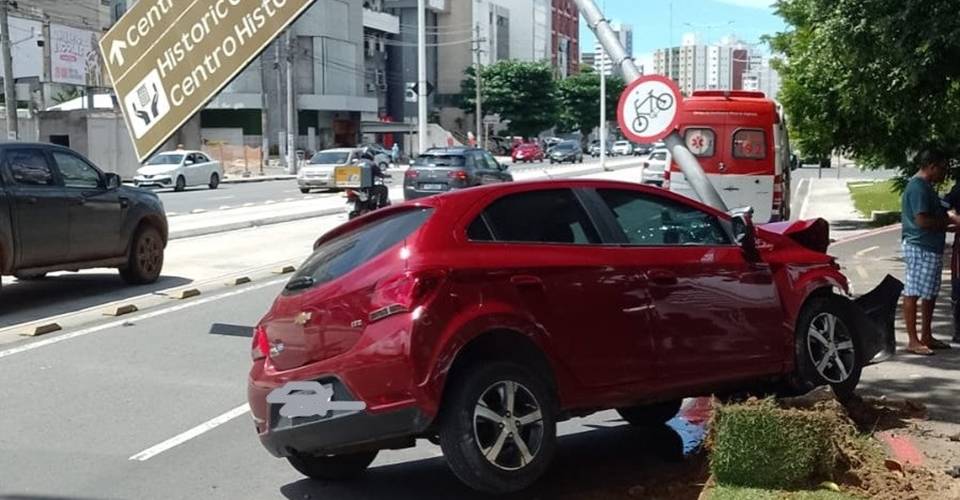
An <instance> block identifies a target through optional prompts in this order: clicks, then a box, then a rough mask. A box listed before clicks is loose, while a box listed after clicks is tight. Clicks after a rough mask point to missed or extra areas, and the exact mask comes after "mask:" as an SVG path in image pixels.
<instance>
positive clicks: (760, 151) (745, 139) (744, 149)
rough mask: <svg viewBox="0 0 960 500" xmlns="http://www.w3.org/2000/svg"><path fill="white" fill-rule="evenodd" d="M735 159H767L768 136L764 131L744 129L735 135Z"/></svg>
mask: <svg viewBox="0 0 960 500" xmlns="http://www.w3.org/2000/svg"><path fill="white" fill-rule="evenodd" d="M733 156H734V158H747V159H751V160H762V159H764V158H766V157H767V135H766V134H765V133H764V132H763V130H753V129H744V130H738V131H737V132H736V133H735V134H733Z"/></svg>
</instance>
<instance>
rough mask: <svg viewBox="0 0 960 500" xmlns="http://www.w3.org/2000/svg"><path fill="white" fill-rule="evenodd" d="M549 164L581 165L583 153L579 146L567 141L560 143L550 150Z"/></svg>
mask: <svg viewBox="0 0 960 500" xmlns="http://www.w3.org/2000/svg"><path fill="white" fill-rule="evenodd" d="M549 156H550V163H567V162H570V163H583V151H581V150H580V144H579V143H576V142H573V141H568V142H561V143H560V144H557V145H556V146H554V147H553V149H551V150H550V154H549Z"/></svg>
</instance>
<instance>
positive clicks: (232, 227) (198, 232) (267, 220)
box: [168, 208, 344, 240]
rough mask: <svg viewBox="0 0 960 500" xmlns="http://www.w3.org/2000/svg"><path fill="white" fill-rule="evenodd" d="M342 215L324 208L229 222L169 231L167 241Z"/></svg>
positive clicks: (336, 210)
mask: <svg viewBox="0 0 960 500" xmlns="http://www.w3.org/2000/svg"><path fill="white" fill-rule="evenodd" d="M342 213H344V209H343V208H325V209H322V210H314V211H311V212H303V213H298V214H288V215H277V216H274V217H264V218H262V219H252V220H245V221H240V222H231V223H229V224H222V225H219V226H207V227H198V228H195V229H184V230H181V231H177V230H173V231H170V236H169V238H168V239H169V240H179V239H183V238H195V237H197V236H207V235H210V234H218V233H226V232H229V231H237V230H240V229H250V228H252V227H259V226H269V225H272V224H283V223H284V222H295V221H298V220H304V219H315V218H317V217H327V216H330V215H339V214H342Z"/></svg>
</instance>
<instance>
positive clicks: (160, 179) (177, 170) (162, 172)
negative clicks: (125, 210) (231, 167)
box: [133, 151, 223, 191]
mask: <svg viewBox="0 0 960 500" xmlns="http://www.w3.org/2000/svg"><path fill="white" fill-rule="evenodd" d="M222 179H223V167H222V166H220V162H218V161H214V160H212V159H210V157H209V156H207V155H206V154H205V153H202V152H200V151H168V152H165V153H160V154H158V155H156V156H154V157H153V158H150V160H148V161H147V163H145V164H144V165H143V167H140V168H139V169H138V170H137V176H136V177H134V178H133V183H134V184H135V185H136V186H137V187H158V188H169V187H172V188H173V189H174V191H183V190H184V189H186V188H188V187H190V186H207V187H209V188H210V189H217V186H219V185H220V181H221V180H222Z"/></svg>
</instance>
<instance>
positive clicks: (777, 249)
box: [757, 219, 834, 264]
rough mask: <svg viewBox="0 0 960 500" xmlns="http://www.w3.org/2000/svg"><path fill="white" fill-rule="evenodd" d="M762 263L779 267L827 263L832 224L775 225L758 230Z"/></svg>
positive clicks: (795, 223) (802, 222) (818, 220)
mask: <svg viewBox="0 0 960 500" xmlns="http://www.w3.org/2000/svg"><path fill="white" fill-rule="evenodd" d="M757 240H758V241H757V247H758V249H759V250H760V252H761V254H762V255H763V260H765V261H767V262H769V263H779V264H827V263H831V262H833V261H834V259H833V257H831V256H829V255H827V249H828V248H829V247H830V223H829V222H827V221H826V220H824V219H810V220H802V221H788V222H775V223H771V224H763V225H761V226H758V227H757Z"/></svg>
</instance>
